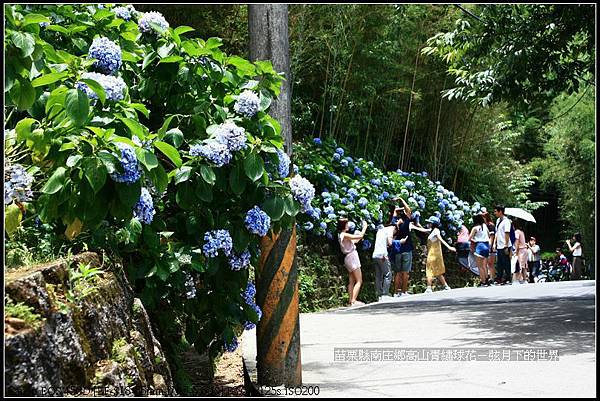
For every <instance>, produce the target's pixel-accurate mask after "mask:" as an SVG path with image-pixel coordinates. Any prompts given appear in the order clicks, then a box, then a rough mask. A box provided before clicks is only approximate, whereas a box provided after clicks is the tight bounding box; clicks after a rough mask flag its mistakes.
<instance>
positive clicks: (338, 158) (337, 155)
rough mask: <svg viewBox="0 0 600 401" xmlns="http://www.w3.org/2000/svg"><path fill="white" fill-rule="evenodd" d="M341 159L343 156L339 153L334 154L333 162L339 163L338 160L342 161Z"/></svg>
mask: <svg viewBox="0 0 600 401" xmlns="http://www.w3.org/2000/svg"><path fill="white" fill-rule="evenodd" d="M340 159H341V156H340V155H339V153H334V154H333V160H336V161H337V160H340Z"/></svg>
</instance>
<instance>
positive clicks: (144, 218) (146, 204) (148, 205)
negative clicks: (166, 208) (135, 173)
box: [133, 188, 156, 224]
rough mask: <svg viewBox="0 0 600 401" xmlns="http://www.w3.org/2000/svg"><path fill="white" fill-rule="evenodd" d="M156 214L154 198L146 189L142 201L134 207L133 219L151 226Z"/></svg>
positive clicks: (143, 191) (142, 194)
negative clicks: (135, 218)
mask: <svg viewBox="0 0 600 401" xmlns="http://www.w3.org/2000/svg"><path fill="white" fill-rule="evenodd" d="M155 214H156V211H155V210H154V202H153V201H152V196H150V192H148V190H147V189H146V188H142V193H141V195H140V199H139V200H138V201H137V203H136V204H135V206H134V207H133V217H137V218H138V219H139V220H140V221H141V222H142V223H144V224H150V223H152V219H154V215H155Z"/></svg>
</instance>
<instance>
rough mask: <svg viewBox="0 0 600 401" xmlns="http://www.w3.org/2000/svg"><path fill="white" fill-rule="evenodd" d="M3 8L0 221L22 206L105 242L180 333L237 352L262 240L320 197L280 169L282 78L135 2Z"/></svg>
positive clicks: (148, 301)
mask: <svg viewBox="0 0 600 401" xmlns="http://www.w3.org/2000/svg"><path fill="white" fill-rule="evenodd" d="M5 18H6V19H5V42H4V46H5V51H6V56H7V57H6V67H5V75H6V78H5V98H6V103H7V104H6V110H7V111H6V115H7V125H6V126H5V131H4V133H5V147H6V153H5V154H6V156H7V162H8V169H7V171H8V174H9V177H7V176H6V174H5V204H6V207H7V209H6V223H7V224H6V226H7V232H9V233H12V232H14V231H15V230H18V229H19V228H18V227H19V225H20V224H29V223H30V222H31V219H30V218H26V219H25V220H23V222H22V221H21V220H22V218H23V214H24V213H25V214H27V215H28V216H35V217H36V219H35V220H36V221H37V220H38V219H40V220H41V222H42V223H44V224H50V225H52V227H54V229H55V230H56V232H59V233H61V235H64V236H66V238H68V239H73V240H74V241H83V240H85V243H86V244H92V246H96V247H98V248H103V249H110V250H112V251H113V252H115V253H116V254H118V255H119V256H121V257H122V258H123V260H124V262H125V263H124V265H125V267H126V269H127V273H128V276H129V278H130V281H131V282H132V284H133V285H134V287H135V288H136V290H137V291H138V293H139V294H140V295H141V298H142V300H143V302H144V304H145V305H146V306H148V307H149V308H151V309H154V310H157V311H160V316H161V317H162V319H161V320H163V321H164V322H167V323H166V324H167V325H173V326H176V325H177V323H178V322H179V323H181V326H182V327H183V328H184V329H185V336H186V339H187V341H188V342H189V343H192V344H195V345H196V346H197V347H198V349H199V350H201V351H204V350H205V349H207V348H209V349H210V350H211V352H212V353H213V355H214V353H216V352H220V351H221V350H223V349H226V350H233V349H235V345H236V344H237V340H236V338H235V331H236V328H241V327H246V328H251V327H253V325H254V324H255V323H256V322H257V321H258V320H259V319H260V315H261V312H260V309H259V308H258V307H257V306H256V305H255V304H254V301H253V299H254V288H253V286H252V283H250V284H249V277H250V269H249V268H250V266H252V265H254V264H255V263H256V262H257V261H258V257H259V252H260V250H259V240H260V236H261V235H264V234H265V233H267V232H268V231H269V230H271V229H274V230H278V229H279V228H281V227H291V226H292V225H293V224H294V221H295V218H296V215H297V214H298V213H299V211H300V210H309V209H310V208H311V206H310V202H311V198H312V195H313V194H314V188H312V185H311V184H310V183H309V182H308V181H306V180H303V179H302V178H301V177H299V176H296V177H294V179H290V177H288V175H289V173H290V166H289V163H290V160H289V157H287V155H285V153H284V152H283V150H282V149H283V140H282V137H281V133H280V131H281V129H280V125H279V124H278V122H277V121H276V120H275V119H273V118H272V117H271V116H269V114H268V109H269V105H270V103H271V101H272V99H273V98H274V97H276V96H277V95H278V93H279V88H280V83H281V81H282V79H283V77H282V76H281V75H280V74H278V73H277V72H275V71H274V70H273V68H272V66H271V64H270V62H267V61H257V62H255V63H251V62H249V61H247V60H245V59H243V58H241V57H238V56H229V55H226V54H225V53H224V52H223V51H221V50H220V46H221V41H220V39H218V38H210V39H208V40H206V41H205V40H201V39H187V38H186V37H185V34H186V33H187V32H190V31H193V29H192V28H190V27H186V26H181V27H171V26H169V23H168V21H166V20H165V19H164V17H163V16H162V15H161V14H160V13H157V12H149V13H139V12H137V11H136V10H135V8H134V7H132V6H118V7H111V6H103V7H98V6H95V5H37V6H26V5H6V6H5ZM26 222H27V223H26ZM63 233H64V234H63Z"/></svg>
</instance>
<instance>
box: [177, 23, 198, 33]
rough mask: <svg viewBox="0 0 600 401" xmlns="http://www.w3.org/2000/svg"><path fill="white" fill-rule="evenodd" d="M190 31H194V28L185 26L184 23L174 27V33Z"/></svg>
mask: <svg viewBox="0 0 600 401" xmlns="http://www.w3.org/2000/svg"><path fill="white" fill-rule="evenodd" d="M192 31H195V29H194V28H192V27H190V26H186V25H182V26H178V27H177V28H175V33H176V34H177V35H181V34H183V33H186V32H192Z"/></svg>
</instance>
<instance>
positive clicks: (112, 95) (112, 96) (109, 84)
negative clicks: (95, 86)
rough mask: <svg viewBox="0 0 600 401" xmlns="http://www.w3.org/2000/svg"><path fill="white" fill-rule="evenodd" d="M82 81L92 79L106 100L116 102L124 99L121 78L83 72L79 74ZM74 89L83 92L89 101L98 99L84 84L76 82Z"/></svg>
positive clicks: (123, 87) (123, 86)
mask: <svg viewBox="0 0 600 401" xmlns="http://www.w3.org/2000/svg"><path fill="white" fill-rule="evenodd" d="M81 78H83V79H93V80H94V81H96V82H98V83H99V84H100V86H102V89H104V92H105V94H106V99H108V100H112V101H115V102H118V101H119V100H123V99H124V98H125V88H126V85H125V81H123V78H121V77H113V76H112V75H104V74H100V73H98V72H84V73H83V74H81ZM75 87H76V88H77V89H79V90H81V91H83V92H84V93H85V94H86V95H87V96H88V97H89V98H90V99H98V95H96V92H94V91H93V90H92V89H90V88H89V87H88V86H87V85H86V84H85V83H84V82H81V81H77V83H76V84H75Z"/></svg>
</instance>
